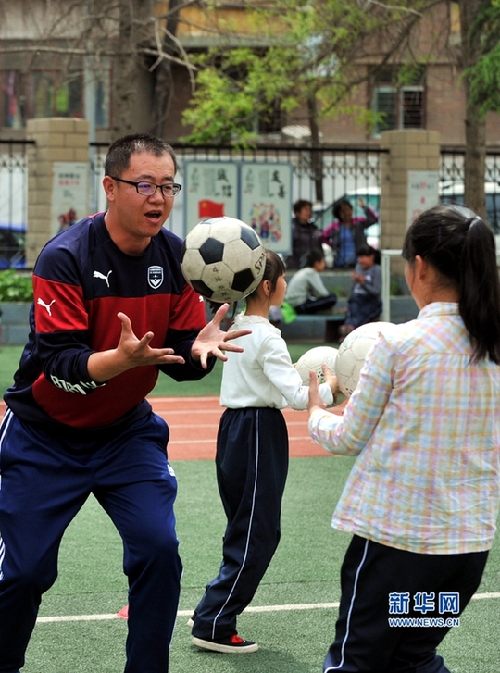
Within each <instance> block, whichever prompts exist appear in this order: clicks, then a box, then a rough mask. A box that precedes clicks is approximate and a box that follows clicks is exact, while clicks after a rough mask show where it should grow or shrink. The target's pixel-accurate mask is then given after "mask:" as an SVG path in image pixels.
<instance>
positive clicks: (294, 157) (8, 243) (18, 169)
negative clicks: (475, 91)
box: [0, 140, 500, 268]
mask: <svg viewBox="0 0 500 673" xmlns="http://www.w3.org/2000/svg"><path fill="white" fill-rule="evenodd" d="M29 144H30V142H29V141H13V140H8V141H6V140H0V268H6V267H12V266H14V267H15V266H22V265H24V263H25V261H24V245H25V238H24V236H25V232H26V230H27V227H28V226H29V223H28V207H27V203H28V199H27V195H28V158H27V147H28V145H29ZM107 147H108V146H107V144H99V143H93V144H91V145H90V147H89V165H90V211H91V212H96V211H98V210H103V209H105V208H106V200H105V195H104V191H103V189H102V184H101V183H102V178H103V176H104V158H105V153H106V150H107ZM173 148H174V151H175V153H176V155H177V158H178V162H179V173H178V178H179V181H180V182H183V180H184V181H185V179H186V175H185V166H186V165H187V162H189V161H193V160H197V161H211V162H227V161H229V162H238V163H244V164H247V163H262V162H265V163H267V164H270V165H271V164H273V163H280V164H281V163H287V164H290V165H291V167H292V194H293V199H294V200H296V199H298V198H303V199H308V200H309V201H311V202H312V203H313V204H315V208H316V210H317V211H321V209H322V208H324V207H326V206H328V205H329V204H331V203H332V202H333V201H334V200H335V199H336V198H338V197H339V196H342V195H344V194H351V195H353V194H357V193H358V194H359V193H364V192H368V191H369V192H370V193H371V194H374V195H375V198H377V196H378V198H379V195H380V181H381V158H382V155H383V153H384V151H383V150H381V149H379V148H377V147H372V146H369V147H367V146H359V145H357V146H356V145H343V144H342V145H340V144H339V145H325V146H321V147H314V148H311V147H305V146H304V147H303V146H297V147H296V146H290V145H284V146H276V145H267V146H258V147H255V148H234V147H229V146H221V145H187V144H179V143H176V144H173ZM464 156H465V153H464V151H463V150H462V149H454V148H443V150H442V153H441V167H440V176H439V177H440V198H441V200H442V201H443V202H445V203H463V185H464ZM485 192H486V208H487V215H488V220H489V221H490V223H491V224H492V226H493V228H494V230H495V231H496V232H500V153H496V152H490V151H489V152H487V157H486V182H485ZM186 198H187V192H186V190H183V191H181V193H180V194H179V196H178V197H176V199H175V206H174V208H173V211H172V215H171V218H170V223H169V226H170V227H171V228H172V229H173V230H174V231H175V232H176V233H178V234H179V235H180V236H183V235H184V234H185V228H186V223H185V208H186ZM372 203H373V201H372ZM378 203H380V201H378ZM191 226H192V225H191Z"/></svg>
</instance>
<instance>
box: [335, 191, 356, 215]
mask: <svg viewBox="0 0 500 673" xmlns="http://www.w3.org/2000/svg"><path fill="white" fill-rule="evenodd" d="M342 206H349V208H352V203H351V202H350V201H349V199H348V198H347V197H345V196H343V197H342V198H341V199H338V200H337V201H335V203H334V204H333V217H334V218H335V219H336V220H340V210H341V208H342Z"/></svg>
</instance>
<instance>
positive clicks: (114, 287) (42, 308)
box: [4, 213, 215, 435]
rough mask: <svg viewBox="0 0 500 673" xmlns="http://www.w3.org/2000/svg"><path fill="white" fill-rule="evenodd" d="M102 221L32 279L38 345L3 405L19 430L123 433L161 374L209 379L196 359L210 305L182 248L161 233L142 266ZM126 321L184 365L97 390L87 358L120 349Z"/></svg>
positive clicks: (75, 236)
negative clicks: (194, 285)
mask: <svg viewBox="0 0 500 673" xmlns="http://www.w3.org/2000/svg"><path fill="white" fill-rule="evenodd" d="M104 215H105V214H104V213H98V214H97V215H94V216H93V217H89V218H86V219H84V220H82V221H81V222H79V223H78V224H74V225H73V226H71V227H70V228H69V229H68V230H66V231H63V232H61V233H60V234H58V235H57V236H55V237H54V238H53V239H52V240H51V241H49V242H48V243H47V244H46V245H45V247H44V248H43V250H42V252H41V253H40V255H39V257H38V259H37V262H36V264H35V267H34V269H33V297H34V301H33V306H32V308H31V313H30V335H29V340H28V343H27V344H26V346H25V348H24V351H23V353H22V355H21V359H20V362H19V369H18V371H17V372H16V374H15V376H14V385H13V386H12V387H11V388H9V389H8V390H7V392H6V393H5V396H4V399H5V401H6V403H7V405H8V406H9V407H10V409H12V411H13V412H14V413H15V414H16V416H18V417H19V418H20V419H21V420H24V421H26V422H28V423H30V424H34V425H36V426H38V427H41V428H44V429H46V430H51V431H56V432H58V433H60V432H64V431H65V430H68V431H70V430H71V429H73V432H74V431H76V430H77V431H78V432H82V431H83V433H84V434H86V433H87V432H88V433H89V434H90V435H93V434H94V432H92V429H95V430H96V431H97V430H98V431H99V432H102V431H103V430H105V429H106V430H110V431H111V430H113V431H116V430H118V429H121V428H126V427H128V426H130V425H131V424H132V423H134V422H135V421H136V420H138V419H139V418H141V417H143V416H145V415H146V414H148V413H149V412H150V410H151V406H150V405H149V403H148V402H147V401H146V400H145V399H144V398H145V396H146V395H147V394H148V393H150V392H151V391H152V390H153V388H154V387H155V384H156V380H157V377H158V370H159V369H161V370H162V371H164V372H165V373H166V374H168V375H169V376H170V377H172V378H173V379H175V380H177V381H182V380H198V379H200V378H202V377H203V376H205V374H207V373H208V371H210V370H211V369H212V367H213V365H214V363H215V358H210V359H209V360H210V365H209V366H208V367H207V369H202V368H201V366H200V365H199V364H197V363H195V362H194V361H193V360H192V358H191V346H192V343H193V341H194V339H195V338H196V336H197V334H198V332H199V330H200V329H202V328H203V327H204V325H205V323H206V313H205V305H204V302H203V300H202V298H201V297H200V296H199V295H198V294H197V293H195V292H194V291H193V290H192V289H191V287H190V286H189V285H188V284H187V283H186V281H185V280H184V277H183V276H182V272H181V267H180V251H181V244H182V241H181V239H180V238H179V237H178V236H176V235H175V234H173V233H171V232H169V231H168V230H167V229H162V230H161V231H160V233H159V234H158V235H157V236H155V237H154V238H153V239H152V240H151V243H150V245H149V246H148V248H147V249H146V251H145V253H144V254H143V255H141V256H137V257H136V256H131V255H126V254H124V253H123V252H122V251H121V250H120V249H119V248H118V247H117V246H116V245H115V243H114V242H113V241H112V240H111V238H110V236H109V234H108V232H107V229H106V225H105V221H104ZM120 311H121V312H123V313H125V314H126V315H128V317H129V318H130V319H131V321H132V331H133V332H134V333H135V335H136V336H137V337H138V338H142V337H143V335H144V334H145V333H146V332H148V331H152V332H154V338H153V340H152V341H151V343H150V345H151V347H152V348H162V347H169V348H173V349H174V352H175V354H176V355H182V357H183V358H184V360H185V364H183V365H181V364H172V365H165V366H161V367H156V366H145V367H137V368H134V369H130V370H128V371H126V372H124V373H122V374H120V375H118V376H116V377H114V378H112V379H110V380H109V381H107V382H106V383H105V384H102V383H97V382H95V381H92V380H91V378H90V377H89V373H88V370H87V361H88V358H89V356H90V355H91V354H92V353H94V352H96V351H98V352H99V351H105V350H108V349H112V348H116V347H117V345H118V342H119V338H120V332H121V323H120V321H119V320H118V318H117V314H118V313H119V312H120Z"/></svg>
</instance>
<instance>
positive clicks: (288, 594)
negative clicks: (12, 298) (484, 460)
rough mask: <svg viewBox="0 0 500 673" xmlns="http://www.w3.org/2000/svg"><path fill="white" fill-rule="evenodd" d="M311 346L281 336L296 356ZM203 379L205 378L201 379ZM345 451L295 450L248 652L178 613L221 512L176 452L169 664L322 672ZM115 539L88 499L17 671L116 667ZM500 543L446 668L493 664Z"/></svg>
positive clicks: (184, 609)
mask: <svg viewBox="0 0 500 673" xmlns="http://www.w3.org/2000/svg"><path fill="white" fill-rule="evenodd" d="M310 347H311V344H293V345H290V351H291V355H292V359H293V360H294V361H295V360H296V359H297V358H298V357H299V356H300V355H301V354H302V353H303V352H304V351H305V350H307V348H310ZM20 352H21V347H14V346H8V347H4V348H3V349H2V350H1V351H0V385H1V386H2V390H5V389H6V388H7V387H8V386H9V385H10V384H11V382H12V375H13V373H14V371H15V368H16V367H17V361H18V358H19V355H20ZM219 383H220V365H218V366H217V367H216V369H215V371H214V372H213V373H212V374H211V375H210V376H208V377H207V378H206V379H205V380H204V381H202V382H196V383H176V382H173V381H171V380H170V379H168V377H166V376H161V377H160V379H159V383H158V385H157V388H156V389H155V394H158V395H217V394H218V392H219ZM202 384H203V385H202ZM352 464H353V459H351V458H337V457H332V456H328V455H325V456H324V457H318V458H293V459H292V460H291V465H290V473H289V478H288V482H287V486H286V489H285V495H284V501H283V526H282V528H283V536H282V542H281V544H280V546H279V548H278V551H277V553H276V555H275V557H274V559H273V561H272V563H271V565H270V567H269V570H268V572H267V574H266V576H265V577H264V580H263V581H262V583H261V585H260V587H259V590H258V592H257V595H256V597H255V599H254V601H253V602H252V604H251V606H250V607H249V609H248V610H247V611H245V613H243V615H241V617H240V619H239V630H240V633H241V634H242V635H243V636H244V637H246V638H248V639H252V640H256V641H257V642H258V643H259V646H260V649H259V651H258V652H257V653H255V654H251V655H245V656H243V655H241V656H237V657H234V656H231V655H219V654H215V653H214V654H212V653H207V652H202V651H200V650H197V649H196V648H194V647H193V646H192V645H191V639H190V632H189V629H188V628H187V626H186V620H187V617H188V616H189V615H190V614H191V611H192V610H193V608H194V606H195V605H196V604H197V602H198V601H199V599H200V598H201V596H202V594H203V591H204V587H205V584H206V582H207V581H208V580H210V579H212V578H213V577H214V576H215V575H216V574H217V570H218V566H219V564H220V553H221V540H222V535H223V532H224V525H225V520H224V515H223V511H222V506H221V504H220V500H219V497H218V493H217V484H216V478H215V467H214V464H213V462H212V461H176V462H174V464H173V465H174V468H175V471H176V473H177V476H178V480H179V496H178V500H177V503H176V516H177V531H178V535H179V539H180V550H181V555H182V558H183V564H184V574H183V580H182V594H181V604H180V615H179V617H178V620H177V626H176V631H175V633H174V638H173V642H172V650H171V671H172V673H187V672H188V671H197V673H285V672H286V673H319V672H320V671H321V670H322V669H321V667H322V661H323V658H324V656H325V653H326V651H327V649H328V647H329V645H330V642H331V640H332V639H333V635H334V624H335V618H336V614H337V610H336V603H337V602H338V600H339V597H340V585H339V574H340V566H341V562H342V558H343V553H344V550H345V548H346V546H347V544H348V541H349V536H348V535H346V534H344V533H341V532H339V531H333V530H332V529H331V528H330V517H331V513H332V511H333V509H334V506H335V503H336V502H337V500H338V498H339V496H340V494H341V491H342V487H343V484H344V482H345V479H346V477H347V475H348V473H349V470H350V468H351V466H352ZM121 567H122V546H121V541H120V538H119V536H118V534H117V532H116V531H115V529H114V528H113V526H112V524H111V522H110V521H109V520H108V518H107V517H106V515H105V514H104V512H103V511H102V510H101V508H100V507H99V505H98V504H97V503H96V501H95V500H94V499H93V498H90V499H89V500H88V502H87V503H86V505H85V506H84V508H83V509H82V511H81V512H80V513H79V514H78V516H77V517H76V518H75V520H74V521H73V522H72V524H71V525H70V527H69V529H68V531H67V533H66V535H65V537H64V539H63V542H62V545H61V553H60V559H59V577H58V580H57V582H56V583H55V585H54V586H53V587H52V589H51V590H50V591H49V592H47V594H46V595H45V597H44V600H43V603H42V606H41V609H40V615H39V616H40V619H39V622H38V623H37V625H36V627H35V630H34V633H33V638H32V641H31V643H30V646H29V649H28V652H27V658H26V665H25V667H24V668H23V669H22V670H23V673H68V672H69V671H71V673H89V671H98V672H99V673H120V672H121V671H122V670H123V666H124V662H125V655H124V645H125V638H126V628H127V625H126V622H125V621H124V620H121V619H117V618H116V617H114V615H116V613H117V612H118V610H119V609H120V608H122V607H123V606H124V605H125V604H126V603H127V584H126V579H125V577H124V575H123V574H122V571H121ZM499 608H500V542H499V541H498V539H497V541H496V542H495V545H494V547H493V550H492V552H491V554H490V557H489V560H488V564H487V566H486V570H485V574H484V577H483V582H482V585H481V587H480V589H479V591H478V594H477V595H476V598H475V599H474V600H473V601H472V602H471V604H470V605H469V606H468V608H467V610H466V611H465V613H464V615H462V617H461V623H460V626H459V627H458V628H455V629H453V630H452V631H451V632H450V633H449V634H448V636H447V637H446V639H445V641H444V643H443V644H442V646H441V648H440V652H441V654H443V656H444V657H445V659H446V663H447V666H448V668H449V669H450V671H452V672H453V673H498V671H499V670H500V663H499V658H500V657H499V650H498V632H499V628H500V610H499Z"/></svg>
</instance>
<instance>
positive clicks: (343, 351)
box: [335, 321, 394, 397]
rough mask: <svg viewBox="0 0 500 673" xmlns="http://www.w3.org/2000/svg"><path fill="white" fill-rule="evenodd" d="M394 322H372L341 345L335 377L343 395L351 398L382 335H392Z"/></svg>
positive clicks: (351, 333)
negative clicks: (370, 352)
mask: <svg viewBox="0 0 500 673" xmlns="http://www.w3.org/2000/svg"><path fill="white" fill-rule="evenodd" d="M393 328H394V323H392V322H383V321H379V322H370V323H367V324H366V325H361V327H358V328H356V329H355V330H353V331H352V332H350V333H349V334H348V335H347V336H346V338H345V339H344V341H343V342H342V343H341V344H340V348H339V352H338V355H337V359H336V361H335V376H336V377H337V382H338V385H339V388H340V390H341V392H342V393H344V395H345V396H346V397H350V396H351V395H352V393H353V392H354V390H355V389H356V386H357V384H358V379H359V373H360V371H361V369H362V367H363V365H364V364H365V361H366V357H367V355H368V353H369V351H370V348H371V347H372V346H373V344H374V343H375V341H377V339H378V338H379V336H380V334H381V333H382V334H387V333H390V332H391V331H392V330H393Z"/></svg>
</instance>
